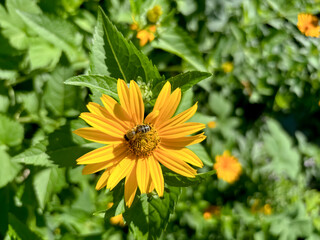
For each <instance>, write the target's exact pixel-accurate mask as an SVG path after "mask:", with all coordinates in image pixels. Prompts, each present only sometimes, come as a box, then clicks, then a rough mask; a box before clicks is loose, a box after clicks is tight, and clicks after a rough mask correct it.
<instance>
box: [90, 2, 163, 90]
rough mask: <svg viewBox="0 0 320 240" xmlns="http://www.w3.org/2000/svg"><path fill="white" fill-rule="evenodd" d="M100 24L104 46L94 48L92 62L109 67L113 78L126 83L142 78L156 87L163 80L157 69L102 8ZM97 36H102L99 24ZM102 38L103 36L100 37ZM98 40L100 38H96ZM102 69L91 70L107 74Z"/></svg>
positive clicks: (99, 45)
mask: <svg viewBox="0 0 320 240" xmlns="http://www.w3.org/2000/svg"><path fill="white" fill-rule="evenodd" d="M98 22H102V27H103V40H104V45H102V43H101V38H100V41H99V40H98V41H96V42H94V43H96V45H95V46H93V51H94V52H93V54H95V55H97V57H95V56H94V55H92V58H91V60H92V61H93V64H95V65H96V64H98V65H99V66H102V65H103V64H104V65H106V66H107V68H108V72H109V76H110V77H113V78H116V79H118V78H121V79H123V80H125V81H126V82H129V81H130V80H136V79H137V78H138V76H140V77H141V78H142V79H143V81H145V82H151V83H153V85H155V84H156V83H157V82H158V81H160V80H162V78H161V76H160V74H159V72H158V70H157V68H156V67H155V66H154V65H153V64H152V62H151V61H150V60H149V59H148V58H147V57H146V56H145V55H144V54H142V53H141V52H140V51H139V50H138V49H137V48H136V47H135V46H134V45H133V44H132V43H131V42H128V41H127V40H126V39H125V38H124V37H123V35H122V34H121V33H120V32H119V31H118V30H117V28H116V27H115V26H114V25H113V24H112V23H111V21H110V20H109V18H108V17H107V16H106V15H105V13H104V12H103V10H102V9H101V8H100V11H99V15H98ZM99 26H100V31H99V30H97V34H101V25H100V23H99V24H98V27H97V28H98V29H99ZM100 36H101V35H100ZM96 39H98V38H96ZM100 69H101V67H96V66H93V67H92V68H91V70H92V71H93V72H94V73H98V74H105V73H106V72H105V69H102V71H103V72H96V71H100Z"/></svg>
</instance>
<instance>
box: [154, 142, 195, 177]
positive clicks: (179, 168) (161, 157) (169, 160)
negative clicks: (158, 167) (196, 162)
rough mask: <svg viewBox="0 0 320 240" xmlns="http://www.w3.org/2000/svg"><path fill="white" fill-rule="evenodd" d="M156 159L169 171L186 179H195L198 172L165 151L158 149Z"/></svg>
mask: <svg viewBox="0 0 320 240" xmlns="http://www.w3.org/2000/svg"><path fill="white" fill-rule="evenodd" d="M153 154H154V157H155V159H156V160H158V161H159V162H160V163H161V164H163V165H164V166H165V167H167V168H168V169H170V170H172V171H174V172H176V173H178V174H180V175H182V176H186V177H191V178H194V177H195V175H196V173H197V171H196V170H195V169H193V168H192V167H190V166H189V165H188V164H187V163H185V162H184V161H182V160H181V159H179V158H176V157H175V156H173V155H171V154H169V153H168V152H167V151H166V150H165V149H162V148H160V147H159V148H158V149H157V151H155V152H154V153H153Z"/></svg>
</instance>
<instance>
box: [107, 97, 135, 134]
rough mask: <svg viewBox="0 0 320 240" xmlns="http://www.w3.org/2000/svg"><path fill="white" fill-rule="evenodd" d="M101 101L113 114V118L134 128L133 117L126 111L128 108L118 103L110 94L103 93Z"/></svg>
mask: <svg viewBox="0 0 320 240" xmlns="http://www.w3.org/2000/svg"><path fill="white" fill-rule="evenodd" d="M101 101H102V103H103V105H104V107H105V109H106V111H107V112H108V113H109V114H110V115H111V116H112V119H114V120H115V121H118V122H120V123H122V124H123V125H125V126H126V128H128V129H130V128H132V124H133V123H131V118H130V116H129V115H128V113H127V112H126V110H125V109H124V108H123V107H122V106H121V105H120V104H119V103H117V101H116V100H114V99H113V98H112V97H110V96H108V95H105V94H104V95H102V97H101Z"/></svg>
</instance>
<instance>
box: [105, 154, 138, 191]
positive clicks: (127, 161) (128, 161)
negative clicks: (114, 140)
mask: <svg viewBox="0 0 320 240" xmlns="http://www.w3.org/2000/svg"><path fill="white" fill-rule="evenodd" d="M135 165H136V160H135V159H134V158H133V157H132V156H128V157H126V158H124V159H122V160H121V161H120V162H119V163H118V164H117V166H116V167H115V169H114V170H113V171H112V173H111V175H110V177H109V179H108V183H107V188H109V189H110V190H112V189H113V188H114V187H115V186H116V185H117V184H118V183H119V182H120V181H121V180H122V179H123V178H124V177H126V176H127V175H128V174H129V173H131V171H132V169H133V167H134V166H135Z"/></svg>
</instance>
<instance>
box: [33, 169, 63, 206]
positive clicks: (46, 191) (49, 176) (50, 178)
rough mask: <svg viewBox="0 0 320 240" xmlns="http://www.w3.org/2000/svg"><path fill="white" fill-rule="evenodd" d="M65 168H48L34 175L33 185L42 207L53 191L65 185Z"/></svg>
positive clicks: (55, 191)
mask: <svg viewBox="0 0 320 240" xmlns="http://www.w3.org/2000/svg"><path fill="white" fill-rule="evenodd" d="M64 172H65V169H61V168H55V167H53V168H48V169H44V170H42V171H40V172H38V173H37V174H36V175H34V179H33V187H34V190H35V193H36V196H37V199H38V202H39V206H40V207H41V208H42V209H43V208H44V207H45V205H46V203H47V202H48V201H49V200H50V198H51V196H52V194H53V193H58V192H60V191H61V189H62V188H63V187H64V186H65V185H66V180H65V174H64Z"/></svg>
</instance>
